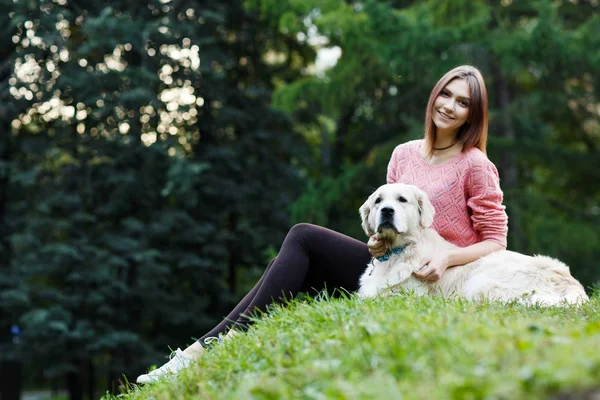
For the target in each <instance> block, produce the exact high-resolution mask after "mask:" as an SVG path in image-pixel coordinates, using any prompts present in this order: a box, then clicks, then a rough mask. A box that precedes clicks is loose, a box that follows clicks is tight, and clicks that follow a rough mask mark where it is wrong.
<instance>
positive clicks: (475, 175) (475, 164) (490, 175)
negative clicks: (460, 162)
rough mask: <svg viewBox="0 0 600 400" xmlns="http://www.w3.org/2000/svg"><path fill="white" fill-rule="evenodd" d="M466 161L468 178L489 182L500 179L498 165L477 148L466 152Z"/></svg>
mask: <svg viewBox="0 0 600 400" xmlns="http://www.w3.org/2000/svg"><path fill="white" fill-rule="evenodd" d="M465 160H467V163H468V168H467V170H466V176H469V177H470V178H471V179H475V180H476V181H481V180H483V181H488V180H497V179H498V178H499V176H498V169H497V168H496V165H494V163H493V162H492V161H491V160H490V159H489V158H488V157H487V155H486V154H485V153H484V152H482V151H481V150H479V149H478V148H477V147H473V148H471V149H469V150H467V151H466V152H465Z"/></svg>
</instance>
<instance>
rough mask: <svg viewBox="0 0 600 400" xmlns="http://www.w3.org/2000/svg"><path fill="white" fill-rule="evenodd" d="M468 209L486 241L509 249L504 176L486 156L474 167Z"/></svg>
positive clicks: (468, 192) (474, 224)
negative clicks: (501, 183) (503, 200)
mask: <svg viewBox="0 0 600 400" xmlns="http://www.w3.org/2000/svg"><path fill="white" fill-rule="evenodd" d="M467 182H468V187H467V196H468V199H467V206H468V207H469V210H470V212H471V221H472V222H473V228H474V229H475V230H476V231H477V232H478V233H479V235H480V236H481V238H482V240H491V241H493V242H496V243H498V244H500V245H501V246H503V247H504V248H506V242H507V240H506V236H507V233H508V216H507V215H506V211H505V208H506V207H505V206H504V205H503V204H502V199H503V194H502V190H501V189H500V177H499V176H498V170H497V169H496V167H495V166H494V164H493V163H492V162H491V161H490V160H488V159H487V157H485V156H484V155H482V158H481V159H479V160H477V162H475V163H474V164H473V165H472V166H471V168H470V176H469V180H468V181H467Z"/></svg>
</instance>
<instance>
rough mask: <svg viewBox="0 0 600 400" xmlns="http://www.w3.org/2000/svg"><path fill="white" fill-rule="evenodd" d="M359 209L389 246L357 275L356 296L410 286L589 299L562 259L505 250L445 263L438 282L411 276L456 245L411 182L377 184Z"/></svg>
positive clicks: (370, 230) (544, 300) (523, 299)
mask: <svg viewBox="0 0 600 400" xmlns="http://www.w3.org/2000/svg"><path fill="white" fill-rule="evenodd" d="M359 213H360V216H361V219H362V228H363V229H364V231H365V233H366V234H367V235H368V236H372V235H374V234H377V237H378V239H380V240H385V241H387V242H388V243H389V244H390V249H391V250H390V251H388V253H386V255H385V256H383V257H381V258H379V259H376V258H373V260H372V261H371V263H369V265H368V266H367V269H366V270H365V272H364V273H363V274H362V275H361V277H360V282H359V283H360V285H359V290H358V295H359V296H360V297H363V298H369V297H375V296H388V295H394V294H399V293H402V292H404V291H407V290H408V291H414V292H415V293H416V294H418V295H442V296H444V297H451V296H461V297H464V298H466V299H469V300H485V299H490V300H499V301H502V302H512V301H516V302H517V303H519V304H526V305H541V306H552V305H560V304H581V303H583V302H585V301H587V300H588V296H587V295H586V293H585V290H584V288H583V286H582V285H581V284H580V283H579V282H578V281H577V280H576V279H575V278H573V276H571V274H570V272H569V267H567V266H566V265H565V264H563V263H562V262H560V261H558V260H556V259H554V258H551V257H547V256H534V257H531V256H527V255H524V254H520V253H516V252H513V251H508V250H501V251H497V252H494V253H491V254H489V255H487V256H485V257H481V258H480V259H478V260H476V261H473V262H471V263H468V264H465V265H457V266H454V267H451V268H448V269H447V270H446V272H445V273H444V274H443V275H442V277H441V278H440V279H439V280H438V281H436V282H424V281H422V280H419V279H417V278H415V277H414V276H413V272H415V271H417V270H418V269H420V268H421V267H422V265H423V264H422V263H423V260H424V259H430V257H431V255H432V254H434V253H438V252H442V251H447V250H451V249H456V248H457V246H455V245H453V244H452V243H450V242H448V241H446V240H444V239H443V238H442V237H441V236H440V235H439V234H438V233H437V232H436V231H435V230H433V229H431V228H430V226H431V224H432V223H433V216H434V213H435V211H434V209H433V206H432V205H431V202H430V201H429V198H428V197H427V194H426V193H425V192H424V191H422V190H421V189H419V188H418V187H416V186H414V185H406V184H402V183H393V184H387V185H383V186H381V187H380V188H378V189H377V190H376V191H375V192H374V193H373V194H371V195H370V196H369V198H368V199H367V201H366V202H365V203H364V204H363V205H362V206H361V207H360V209H359Z"/></svg>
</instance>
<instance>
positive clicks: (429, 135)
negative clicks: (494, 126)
mask: <svg viewBox="0 0 600 400" xmlns="http://www.w3.org/2000/svg"><path fill="white" fill-rule="evenodd" d="M454 79H464V80H465V82H467V85H468V86H469V90H470V91H471V99H470V100H469V118H468V121H467V122H465V123H464V124H463V126H461V127H460V128H459V129H458V134H457V136H456V137H457V139H458V140H459V141H460V142H461V143H462V144H463V149H462V151H463V152H464V151H467V150H469V149H470V148H472V147H477V148H478V149H479V150H481V151H482V152H483V153H484V154H485V153H486V151H485V147H486V145H487V134H488V95H487V90H486V88H485V82H484V81H483V76H481V72H479V70H478V69H477V68H475V67H472V66H470V65H461V66H459V67H456V68H454V69H452V70H450V71H448V72H447V73H446V74H445V75H444V76H442V77H441V79H440V80H439V81H438V82H437V83H436V84H435V86H434V87H433V89H432V90H431V95H429V101H428V102H427V112H426V113H425V150H426V151H427V153H428V154H429V155H431V154H432V153H433V145H434V143H435V135H436V132H435V125H434V123H433V104H434V102H435V99H436V98H437V97H438V96H439V95H440V92H441V91H442V90H443V89H444V88H445V87H446V85H448V84H449V83H450V81H452V80H454Z"/></svg>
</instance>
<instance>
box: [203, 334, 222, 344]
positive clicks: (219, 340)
mask: <svg viewBox="0 0 600 400" xmlns="http://www.w3.org/2000/svg"><path fill="white" fill-rule="evenodd" d="M215 342H217V344H221V343H223V338H221V337H219V336H209V337H207V338H205V339H204V344H206V345H207V346H212V345H213V343H215Z"/></svg>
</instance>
